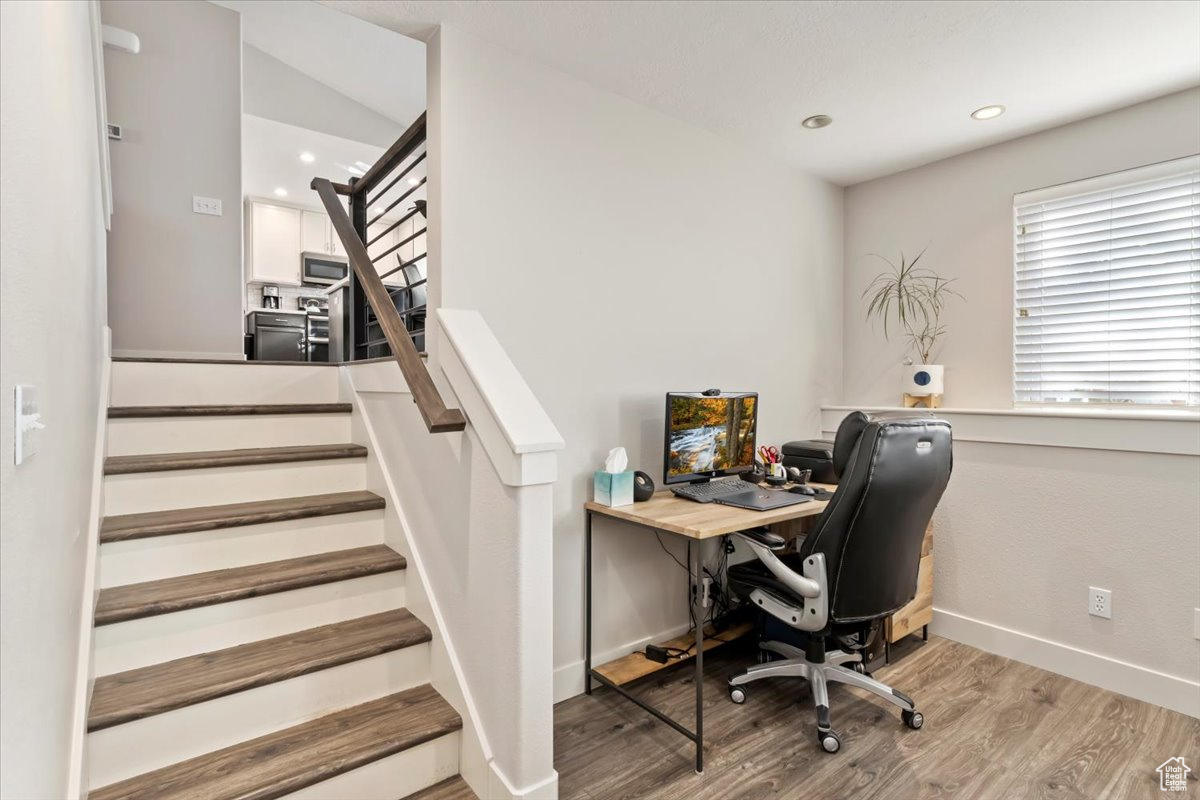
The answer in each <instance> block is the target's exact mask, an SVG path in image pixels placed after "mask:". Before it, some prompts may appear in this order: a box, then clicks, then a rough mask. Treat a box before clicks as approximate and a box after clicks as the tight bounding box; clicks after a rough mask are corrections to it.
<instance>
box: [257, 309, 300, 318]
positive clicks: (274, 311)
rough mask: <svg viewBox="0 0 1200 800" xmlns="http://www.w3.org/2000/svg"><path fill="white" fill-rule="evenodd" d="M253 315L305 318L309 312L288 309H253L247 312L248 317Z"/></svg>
mask: <svg viewBox="0 0 1200 800" xmlns="http://www.w3.org/2000/svg"><path fill="white" fill-rule="evenodd" d="M251 314H299V315H300V316H302V317H303V316H307V315H308V312H307V311H300V310H298V309H286V310H285V309H282V308H251V309H248V310H247V311H246V316H247V317H248V316H250V315H251Z"/></svg>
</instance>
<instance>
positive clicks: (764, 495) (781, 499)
mask: <svg viewBox="0 0 1200 800" xmlns="http://www.w3.org/2000/svg"><path fill="white" fill-rule="evenodd" d="M810 500H812V497H811V496H809V495H806V494H792V493H791V492H780V491H772V490H770V489H756V488H754V487H750V488H747V489H746V491H744V492H732V493H730V494H723V495H720V496H718V497H714V498H713V502H714V503H721V504H722V505H726V506H737V507H738V508H748V509H750V510H751V511H770V510H771V509H773V508H783V507H784V506H794V505H797V504H798V503H807V502H809V501H810Z"/></svg>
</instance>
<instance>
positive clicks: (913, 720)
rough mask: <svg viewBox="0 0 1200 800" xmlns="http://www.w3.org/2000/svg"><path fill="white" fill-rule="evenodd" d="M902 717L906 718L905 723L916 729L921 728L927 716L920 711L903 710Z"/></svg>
mask: <svg viewBox="0 0 1200 800" xmlns="http://www.w3.org/2000/svg"><path fill="white" fill-rule="evenodd" d="M900 719H902V720H904V724H905V725H907V726H908V727H910V728H912V729H913V730H914V731H919V730H921V726H922V725H924V724H925V717H924V716H922V714H921V712H920V711H901V712H900Z"/></svg>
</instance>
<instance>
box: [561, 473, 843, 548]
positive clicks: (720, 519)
mask: <svg viewBox="0 0 1200 800" xmlns="http://www.w3.org/2000/svg"><path fill="white" fill-rule="evenodd" d="M810 485H812V486H814V487H816V488H818V489H825V490H828V491H833V490H834V489H836V488H837V487H836V486H828V485H825V484H820V483H814V484H810ZM828 504H829V501H827V500H810V501H809V502H807V503H797V504H795V505H791V506H783V507H781V508H775V509H772V510H770V511H752V510H750V509H748V508H736V507H735V506H726V505H721V504H720V503H697V502H695V501H694V500H684V499H683V498H682V497H676V496H675V495H673V494H671V493H670V492H669V491H661V492H655V493H654V496H653V497H651V498H650V499H649V500H647V501H646V502H644V503H634V504H633V505H631V506H620V507H618V508H609V507H608V506H602V505H599V504H598V503H596V502H594V501H588V502H586V503H584V504H583V507H584V508H586V509H587V510H588V511H590V512H592V513H593V514H602V515H603V516H606V517H614V518H616V519H623V520H625V521H626V522H633V523H636V524H638V525H645V526H646V527H649V528H655V529H657V530H660V531H666V532H668V533H674V534H677V535H679V536H687V537H689V538H692V539H711V538H712V537H714V536H724V535H725V534H727V533H733V532H734V531H744V530H746V529H747V528H754V527H758V526H760V525H771V524H773V523H776V522H786V521H787V520H791V519H800V518H801V517H813V516H816V515H818V514H820V513H821V512H822V511H824V510H825V506H826V505H828Z"/></svg>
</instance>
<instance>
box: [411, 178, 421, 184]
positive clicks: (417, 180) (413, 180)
mask: <svg viewBox="0 0 1200 800" xmlns="http://www.w3.org/2000/svg"><path fill="white" fill-rule="evenodd" d="M420 182H421V179H420V178H409V179H408V185H409V186H416V185H417V184H418V183H420Z"/></svg>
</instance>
